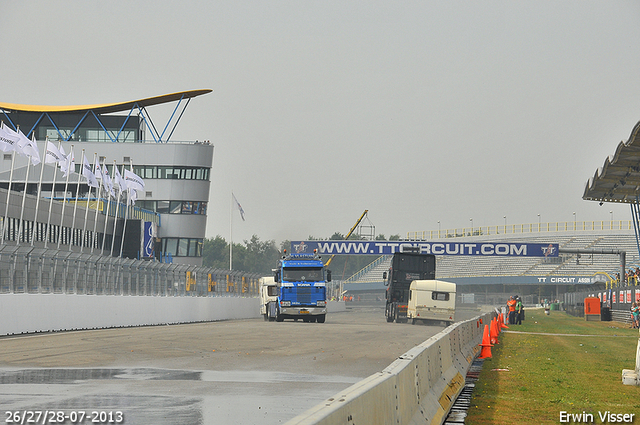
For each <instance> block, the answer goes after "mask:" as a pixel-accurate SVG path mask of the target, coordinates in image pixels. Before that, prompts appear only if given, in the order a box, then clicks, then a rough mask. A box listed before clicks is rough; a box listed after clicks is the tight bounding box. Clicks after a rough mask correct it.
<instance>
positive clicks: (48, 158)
mask: <svg viewBox="0 0 640 425" xmlns="http://www.w3.org/2000/svg"><path fill="white" fill-rule="evenodd" d="M65 159H66V158H65V155H64V153H62V152H60V150H59V149H58V148H57V147H56V145H54V144H53V143H51V142H49V141H47V153H46V154H45V155H44V163H45V164H58V163H59V162H60V161H64V160H65Z"/></svg>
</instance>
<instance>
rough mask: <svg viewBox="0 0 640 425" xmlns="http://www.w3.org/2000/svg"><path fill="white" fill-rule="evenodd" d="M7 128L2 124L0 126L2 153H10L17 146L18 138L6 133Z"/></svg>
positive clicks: (11, 133)
mask: <svg viewBox="0 0 640 425" xmlns="http://www.w3.org/2000/svg"><path fill="white" fill-rule="evenodd" d="M7 128H8V127H6V126H5V125H4V123H2V125H1V126H0V150H1V151H3V152H11V151H14V150H16V147H17V146H18V140H20V137H19V136H18V135H17V134H16V135H14V133H13V132H9V131H7Z"/></svg>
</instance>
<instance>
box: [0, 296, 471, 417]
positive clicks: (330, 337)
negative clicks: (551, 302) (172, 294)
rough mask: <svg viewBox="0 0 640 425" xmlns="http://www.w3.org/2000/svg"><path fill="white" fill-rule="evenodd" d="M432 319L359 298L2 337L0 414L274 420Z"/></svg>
mask: <svg viewBox="0 0 640 425" xmlns="http://www.w3.org/2000/svg"><path fill="white" fill-rule="evenodd" d="M477 314H478V312H476V311H462V312H459V314H458V316H459V317H458V318H459V319H466V318H470V317H474V316H476V315H477ZM442 329H444V327H443V326H441V325H430V326H429V325H416V326H412V325H409V324H395V323H387V322H386V321H385V319H384V314H383V308H382V307H381V306H360V307H354V308H350V309H348V310H347V311H346V312H343V313H334V314H331V315H329V316H327V322H326V323H324V324H317V323H303V322H293V321H285V322H283V323H274V322H264V321H263V320H262V319H249V320H235V321H224V322H212V323H195V324H186V325H172V326H154V327H138V328H120V329H104V330H95V331H76V332H61V333H49V334H35V335H24V336H14V337H4V338H0V401H1V402H0V405H1V406H2V411H0V413H2V415H3V416H2V420H3V421H4V422H3V423H8V421H9V420H11V419H13V418H14V417H12V416H11V414H10V413H7V412H16V411H17V412H26V414H27V415H28V416H29V417H30V418H31V419H35V418H36V415H37V412H42V413H40V417H39V423H53V422H52V421H47V420H45V419H44V418H43V417H44V412H47V411H48V412H49V413H48V415H49V417H52V416H53V415H52V413H51V412H58V411H62V412H64V413H65V414H66V415H73V417H74V418H75V420H76V423H87V424H89V423H109V420H111V422H110V423H118V421H119V420H120V418H123V419H124V421H123V422H119V423H125V424H158V425H160V424H167V425H169V424H171V425H173V424H280V423H284V422H286V421H287V420H289V419H291V418H293V417H294V416H296V415H298V414H300V413H302V412H304V411H305V410H307V409H308V408H310V407H312V406H314V405H316V404H318V403H320V402H322V401H323V400H325V399H326V398H329V397H331V396H333V395H335V394H336V393H338V392H339V391H341V390H342V389H344V388H347V387H349V386H350V385H352V384H354V383H355V382H357V381H359V380H361V379H363V378H365V377H367V376H369V375H371V374H372V373H375V372H378V371H381V370H382V369H384V368H385V367H387V366H388V365H389V364H390V363H391V362H393V361H394V360H395V359H396V358H397V357H398V356H399V355H401V354H403V353H404V352H406V351H407V350H409V349H410V348H412V347H414V346H415V345H417V344H419V343H421V342H423V341H424V340H426V339H427V338H429V337H430V336H432V335H434V334H436V333H438V332H440V331H441V330H442ZM29 412H34V413H29ZM118 412H121V413H120V414H118ZM21 414H22V413H21ZM82 416H84V418H83V421H82V422H80V421H79V419H80V418H81V417H82ZM100 416H102V418H101V417H100ZM29 417H28V418H27V419H29ZM94 419H96V420H97V422H96V421H94ZM101 419H106V421H104V422H103V421H101ZM26 422H27V421H25V423H26ZM65 423H71V421H70V420H67V421H66V422H65Z"/></svg>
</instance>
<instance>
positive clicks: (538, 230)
mask: <svg viewBox="0 0 640 425" xmlns="http://www.w3.org/2000/svg"><path fill="white" fill-rule="evenodd" d="M539 231H540V214H538V232H539Z"/></svg>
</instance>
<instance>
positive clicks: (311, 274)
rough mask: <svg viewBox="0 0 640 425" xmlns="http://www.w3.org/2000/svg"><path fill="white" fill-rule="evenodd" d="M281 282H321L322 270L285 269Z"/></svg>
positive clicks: (305, 268) (312, 268)
mask: <svg viewBox="0 0 640 425" xmlns="http://www.w3.org/2000/svg"><path fill="white" fill-rule="evenodd" d="M282 280H284V281H285V282H320V281H322V268H320V267H285V268H284V276H283V279H282Z"/></svg>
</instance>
